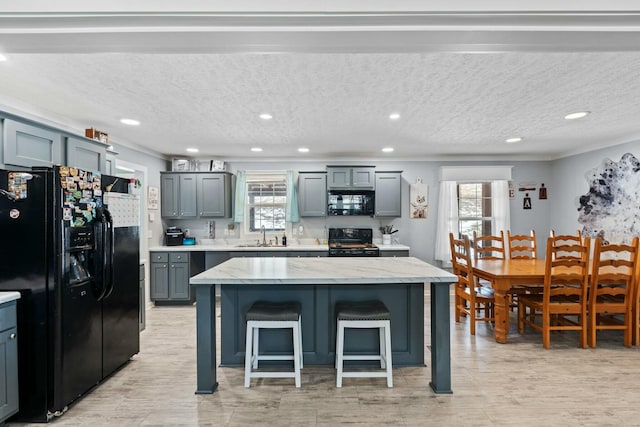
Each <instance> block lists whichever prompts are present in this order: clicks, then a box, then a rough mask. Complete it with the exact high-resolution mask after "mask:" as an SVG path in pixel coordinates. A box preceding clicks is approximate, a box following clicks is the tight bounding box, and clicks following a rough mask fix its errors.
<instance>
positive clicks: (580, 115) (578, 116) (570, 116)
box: [564, 111, 591, 120]
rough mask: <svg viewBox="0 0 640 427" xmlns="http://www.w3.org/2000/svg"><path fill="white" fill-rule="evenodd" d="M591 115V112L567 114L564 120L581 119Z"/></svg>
mask: <svg viewBox="0 0 640 427" xmlns="http://www.w3.org/2000/svg"><path fill="white" fill-rule="evenodd" d="M589 114H591V111H579V112H577V113H571V114H567V115H566V116H564V118H565V119H566V120H574V119H581V118H583V117H586V116H588V115H589Z"/></svg>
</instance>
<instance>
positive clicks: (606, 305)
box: [589, 237, 638, 347]
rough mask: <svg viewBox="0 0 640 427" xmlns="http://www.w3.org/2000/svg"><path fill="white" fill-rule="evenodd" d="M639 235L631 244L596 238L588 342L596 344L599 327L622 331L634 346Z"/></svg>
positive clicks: (627, 342) (627, 341)
mask: <svg viewBox="0 0 640 427" xmlns="http://www.w3.org/2000/svg"><path fill="white" fill-rule="evenodd" d="M637 263H638V238H637V237H634V238H633V240H632V241H631V244H630V245H625V244H608V245H607V244H603V243H602V239H601V238H599V237H598V238H597V239H596V241H595V247H594V250H593V267H592V268H591V280H590V287H589V345H590V346H591V347H595V346H596V333H597V331H599V330H611V329H614V330H623V331H624V345H625V346H626V347H631V341H632V332H633V312H634V310H633V308H634V296H635V283H636V270H637Z"/></svg>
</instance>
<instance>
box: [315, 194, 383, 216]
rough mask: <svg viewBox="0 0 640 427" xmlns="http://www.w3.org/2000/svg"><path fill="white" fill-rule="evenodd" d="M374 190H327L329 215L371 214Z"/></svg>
mask: <svg viewBox="0 0 640 427" xmlns="http://www.w3.org/2000/svg"><path fill="white" fill-rule="evenodd" d="M374 198H375V191H366V190H335V191H329V192H328V209H327V212H328V214H329V215H369V216H373V209H374Z"/></svg>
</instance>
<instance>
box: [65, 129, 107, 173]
mask: <svg viewBox="0 0 640 427" xmlns="http://www.w3.org/2000/svg"><path fill="white" fill-rule="evenodd" d="M66 140H67V161H66V162H65V164H66V165H67V166H72V167H75V168H79V169H84V170H88V171H100V172H102V173H107V168H106V162H107V146H106V145H105V144H103V143H93V142H90V141H86V140H81V139H76V138H71V137H67V138H66Z"/></svg>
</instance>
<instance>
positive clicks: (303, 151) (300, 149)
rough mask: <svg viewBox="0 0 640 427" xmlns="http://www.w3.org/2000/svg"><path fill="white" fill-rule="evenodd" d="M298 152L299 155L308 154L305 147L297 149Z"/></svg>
mask: <svg viewBox="0 0 640 427" xmlns="http://www.w3.org/2000/svg"><path fill="white" fill-rule="evenodd" d="M298 151H299V152H301V153H308V152H309V149H308V148H307V147H300V148H298Z"/></svg>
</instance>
